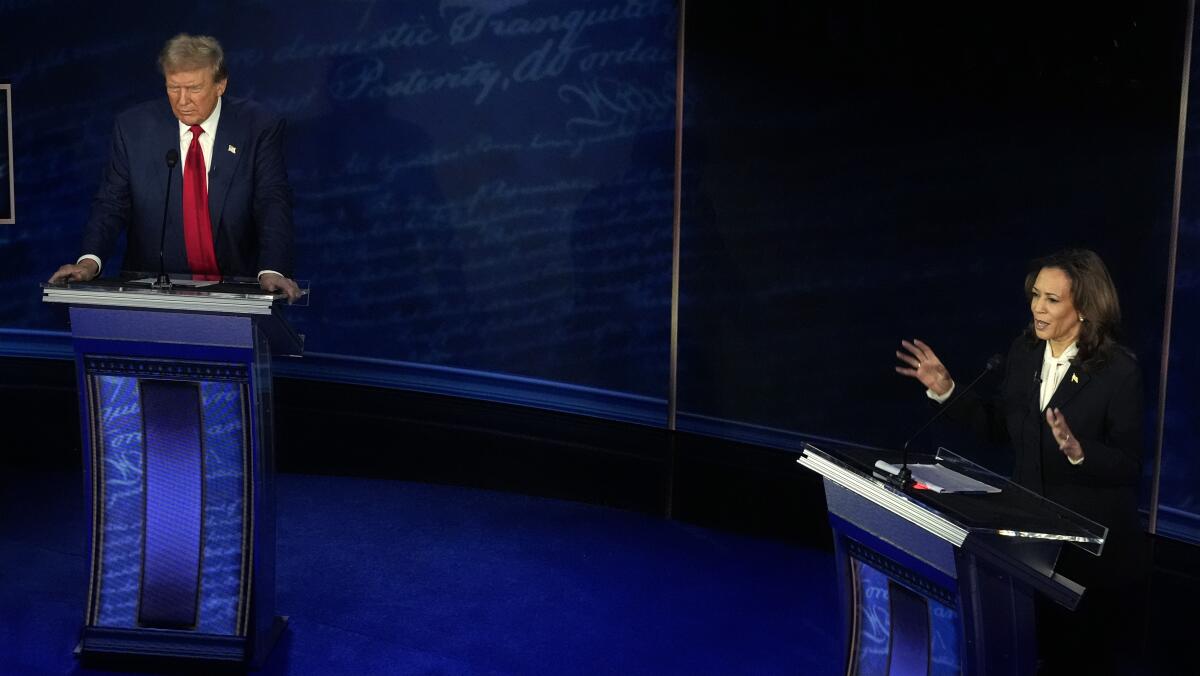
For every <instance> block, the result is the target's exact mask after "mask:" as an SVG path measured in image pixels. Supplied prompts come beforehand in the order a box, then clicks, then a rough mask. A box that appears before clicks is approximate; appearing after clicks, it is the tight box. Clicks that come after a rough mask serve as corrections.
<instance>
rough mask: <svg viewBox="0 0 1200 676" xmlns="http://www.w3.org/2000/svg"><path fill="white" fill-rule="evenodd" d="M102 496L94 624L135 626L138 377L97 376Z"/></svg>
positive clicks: (139, 540) (138, 571)
mask: <svg viewBox="0 0 1200 676" xmlns="http://www.w3.org/2000/svg"><path fill="white" fill-rule="evenodd" d="M96 388H97V397H98V399H99V401H98V404H99V406H98V408H99V416H100V439H101V444H102V446H101V450H100V459H101V465H102V468H101V472H102V476H101V481H102V487H103V488H102V499H103V501H104V503H103V504H104V515H103V530H102V532H103V535H102V547H103V550H102V553H101V564H100V565H101V568H100V598H99V614H98V616H97V622H96V624H98V625H100V626H105V627H136V626H137V602H138V584H139V581H140V577H141V559H142V491H143V487H142V468H143V460H144V458H143V449H142V412H141V402H140V400H139V395H138V386H137V379H136V378H131V377H125V376H98V377H97V378H96Z"/></svg>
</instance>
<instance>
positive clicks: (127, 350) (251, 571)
mask: <svg viewBox="0 0 1200 676" xmlns="http://www.w3.org/2000/svg"><path fill="white" fill-rule="evenodd" d="M43 300H44V301H45V302H47V303H61V304H65V305H67V306H68V307H69V316H70V324H71V335H72V340H73V343H74V348H75V365H76V381H77V384H78V389H79V405H80V418H81V422H82V428H83V429H82V439H83V454H84V479H85V488H84V490H85V492H86V502H85V504H86V505H87V508H88V510H89V515H88V516H89V519H88V529H87V530H88V541H87V550H86V552H87V555H86V556H87V561H88V575H89V583H88V595H87V604H86V616H85V618H84V623H83V629H82V632H81V638H80V642H79V646H78V647H77V648H76V653H77V654H78V655H79V656H80V657H82V658H85V659H86V658H92V657H120V656H139V657H151V658H159V659H167V660H189V659H200V660H214V661H221V662H233V663H253V662H261V660H262V659H263V658H264V657H265V656H266V653H267V652H268V651H269V650H270V647H271V645H272V644H273V643H274V641H275V640H276V638H277V637H278V636H279V634H280V633H281V632H282V630H283V628H284V626H285V623H286V618H284V617H276V616H275V509H274V501H275V496H274V491H273V475H274V449H273V446H272V436H273V435H272V407H271V368H270V366H271V357H272V354H274V355H296V356H298V355H299V354H300V353H301V351H302V347H303V344H302V342H303V341H302V338H301V337H300V336H298V335H297V334H296V333H294V332H293V331H292V329H291V327H290V326H289V325H288V324H287V322H286V321H284V319H283V318H282V317H281V315H280V308H279V304H280V298H279V296H273V295H268V294H266V293H265V292H263V291H261V290H259V289H258V288H257V287H256V286H255V285H252V284H248V283H235V282H221V283H215V284H208V285H203V286H200V285H194V286H175V287H173V288H171V289H155V288H151V286H150V285H149V284H139V283H136V282H128V281H110V280H96V281H94V282H89V283H86V284H70V285H67V286H53V285H44V286H43Z"/></svg>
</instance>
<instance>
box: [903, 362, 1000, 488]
mask: <svg viewBox="0 0 1200 676" xmlns="http://www.w3.org/2000/svg"><path fill="white" fill-rule="evenodd" d="M1003 363H1004V357H1003V356H1002V355H1000V354H994V355H992V356H991V357H989V358H988V360H987V364H986V365H984V367H983V370H982V371H980V372H979V375H977V376H975V380H972V381H971V382H970V384H968V385H967V386H966V387H964V388H962V389H961V390H959V391H958V392H957V393H956V394H955V395H954V399H953V400H951V401H949V402H947V403H945V404H943V405H942V406H941V407H940V408H938V412H937V413H935V414H933V417H932V418H930V419H929V420H928V421H926V422H925V424H924V425H921V428H920V429H919V430H917V432H916V434H913V435H912V436H911V437H909V438H908V441H906V442H904V448H903V449H901V460H900V471H899V472H898V473H897V474H896V476H895V479H894V481H895V483H897V484H899V486H900V487H901V488H904V487H905V486H908V485H909V484H910V483H912V470H910V469H909V468H908V445H909V444H911V443H912V442H913V440H914V439H916V438H917V437H919V436H921V433H922V432H924V431H925V430H926V429H927V428H928V427H929V426H930V425H932V424H933V421H935V420H937V419H938V418H940V417H942V414H943V413H945V412H946V411H948V410H950V407H951V406H953V405H955V404H957V403H958V402H959V401H960V400H962V397H963V395H964V394H966V393H967V392H970V391H971V388H972V387H975V383H978V382H979V381H980V379H981V378H983V377H984V376H985V375H987V374H988V373H990V372H992V371H995V370H996V369H998V368H1000V365H1001V364H1003Z"/></svg>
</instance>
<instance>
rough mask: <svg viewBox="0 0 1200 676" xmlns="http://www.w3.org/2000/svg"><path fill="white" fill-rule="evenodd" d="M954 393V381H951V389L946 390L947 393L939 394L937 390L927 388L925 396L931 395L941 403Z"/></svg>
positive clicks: (930, 396)
mask: <svg viewBox="0 0 1200 676" xmlns="http://www.w3.org/2000/svg"><path fill="white" fill-rule="evenodd" d="M952 394H954V383H953V382H951V383H950V389H948V390H946V393H945V394H938V393H937V392H934V391H933V390H925V396H927V397H929V398H930V399H932V400H934V401H936V402H937V403H939V404H944V403H946V400H947V399H949V398H950V395H952Z"/></svg>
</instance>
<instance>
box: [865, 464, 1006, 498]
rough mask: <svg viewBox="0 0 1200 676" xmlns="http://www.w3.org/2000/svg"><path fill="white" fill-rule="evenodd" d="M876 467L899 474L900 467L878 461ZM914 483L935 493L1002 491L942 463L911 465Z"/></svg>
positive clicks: (909, 467)
mask: <svg viewBox="0 0 1200 676" xmlns="http://www.w3.org/2000/svg"><path fill="white" fill-rule="evenodd" d="M875 467H877V468H879V469H881V470H883V471H885V472H887V473H888V474H899V473H900V467H899V465H893V464H891V463H887V462H884V461H882V460H877V461H876V462H875ZM908 469H909V471H911V472H912V478H913V481H915V482H916V483H919V484H921V485H922V486H924V487H925V488H927V489H929V490H931V491H933V492H934V493H999V492H1000V489H999V488H996V487H995V486H991V485H988V484H985V483H983V482H982V481H976V480H975V479H972V478H971V477H969V476H966V475H965V474H960V473H959V472H956V471H954V470H952V469H950V468H949V467H945V466H943V465H941V464H940V463H939V464H937V465H909V466H908Z"/></svg>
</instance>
